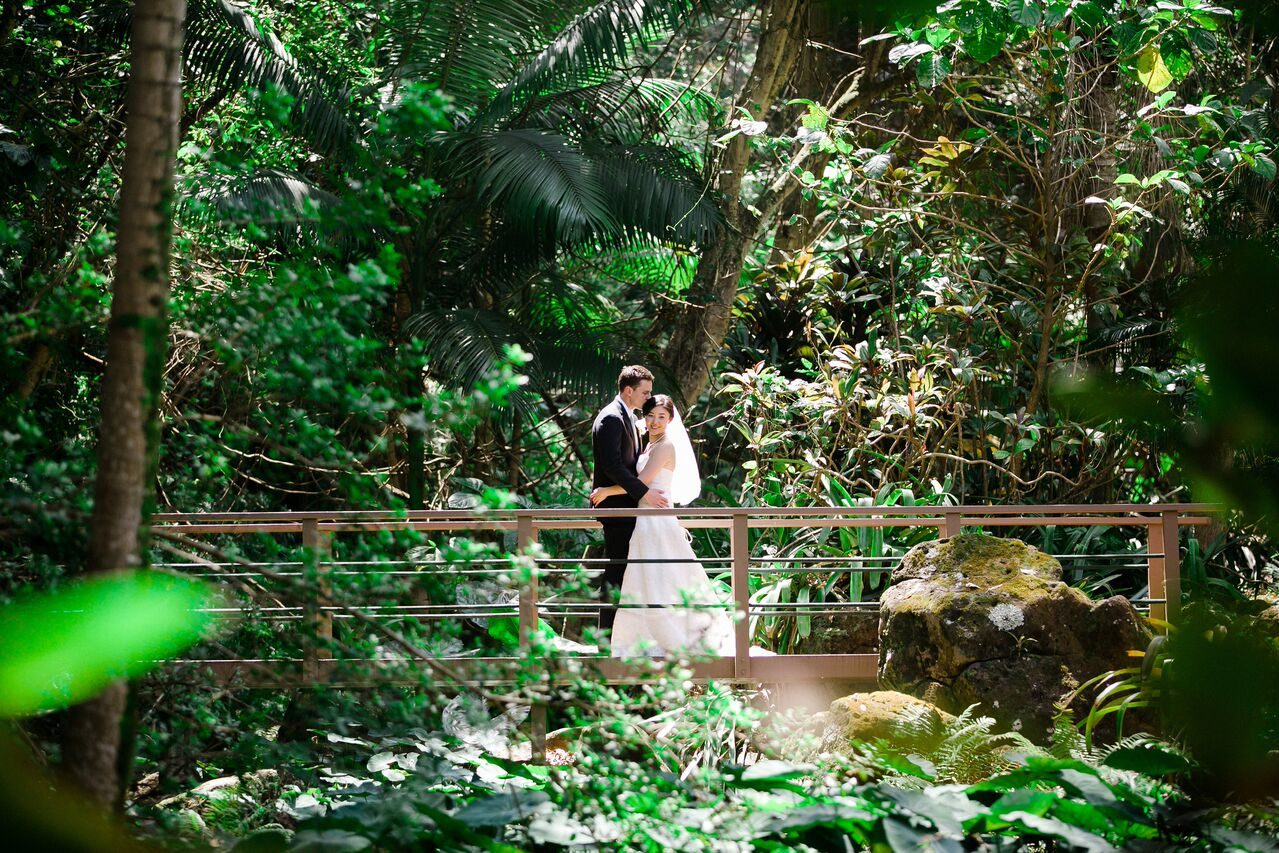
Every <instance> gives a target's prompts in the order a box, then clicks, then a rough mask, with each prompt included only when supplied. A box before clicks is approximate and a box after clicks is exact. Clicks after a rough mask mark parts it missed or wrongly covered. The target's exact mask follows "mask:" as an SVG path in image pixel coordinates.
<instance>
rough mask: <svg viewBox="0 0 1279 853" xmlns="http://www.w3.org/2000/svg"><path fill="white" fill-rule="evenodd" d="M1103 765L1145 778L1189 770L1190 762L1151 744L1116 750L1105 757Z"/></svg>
mask: <svg viewBox="0 0 1279 853" xmlns="http://www.w3.org/2000/svg"><path fill="white" fill-rule="evenodd" d="M1104 763H1105V765H1106V766H1107V767H1113V768H1115V769H1116V770H1132V771H1134V772H1136V773H1144V774H1145V775H1147V776H1167V775H1168V774H1170V773H1181V772H1182V771H1184V770H1189V769H1190V762H1189V761H1187V760H1186V758H1185V757H1184V756H1182V755H1178V754H1177V753H1175V752H1171V751H1169V750H1167V749H1164V748H1163V747H1161V746H1159V745H1158V744H1153V743H1147V744H1142V745H1141V746H1128V747H1123V748H1121V749H1116V750H1115V751H1114V752H1112V753H1110V755H1107V756H1106V760H1105V762H1104Z"/></svg>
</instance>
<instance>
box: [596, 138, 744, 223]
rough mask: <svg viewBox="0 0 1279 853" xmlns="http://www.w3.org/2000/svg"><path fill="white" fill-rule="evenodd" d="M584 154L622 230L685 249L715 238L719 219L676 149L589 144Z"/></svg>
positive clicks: (701, 184)
mask: <svg viewBox="0 0 1279 853" xmlns="http://www.w3.org/2000/svg"><path fill="white" fill-rule="evenodd" d="M588 152H589V154H590V156H591V159H592V160H593V161H594V162H595V163H596V165H597V168H596V170H595V174H596V175H598V179H599V182H600V183H601V184H602V186H603V191H604V193H605V196H606V197H607V198H608V199H610V200H611V202H612V208H613V210H612V216H613V218H614V220H615V221H616V222H617V223H618V224H619V225H620V226H621V227H622V229H623V230H625V231H626V232H628V233H630V234H632V235H633V234H636V233H639V234H647V235H649V236H651V237H653V238H655V239H657V240H660V241H663V242H671V243H678V244H681V245H685V246H688V245H694V244H696V245H699V246H705V245H707V244H709V243H711V242H713V241H714V240H715V238H716V235H717V234H718V233H719V230H720V228H721V227H723V224H724V219H723V216H722V215H721V214H720V210H719V208H718V207H717V206H716V205H715V202H714V199H713V197H712V196H711V194H710V192H709V190H708V188H707V186H706V182H705V181H704V180H703V179H702V177H701V176H700V175H698V174H697V172H695V171H694V170H693V169H692V168H690V167H689V165H688V164H687V162H686V161H685V159H684V157H683V156H682V155H681V154H680V153H679V152H678V151H675V150H674V149H671V148H666V147H663V146H659V145H644V146H640V145H627V146H621V145H618V146H592V147H591V148H590V149H588Z"/></svg>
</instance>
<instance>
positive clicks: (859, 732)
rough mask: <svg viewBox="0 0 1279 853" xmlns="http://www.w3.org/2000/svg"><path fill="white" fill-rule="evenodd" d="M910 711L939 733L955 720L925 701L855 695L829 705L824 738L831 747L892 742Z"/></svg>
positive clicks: (888, 694)
mask: <svg viewBox="0 0 1279 853" xmlns="http://www.w3.org/2000/svg"><path fill="white" fill-rule="evenodd" d="M908 711H909V712H912V713H914V714H918V715H920V716H922V717H923V718H924V721H926V723H927V725H928V727H930V728H936V729H940V728H941V726H942V725H943V724H946V723H952V722H954V720H955V718H954V716H952V715H951V714H948V713H946V712H945V711H942V710H940V709H938V708H935V707H933V706H932V705H931V704H929V703H928V702H925V701H923V700H922V699H916V698H915V697H914V696H907V695H906V694H905V693H898V692H896V691H894V690H876V691H874V692H872V693H852V694H850V695H848V696H844V697H841V698H839V699H836V700H835V701H834V702H831V703H830V710H829V711H827V712H826V714H825V716H824V717H823V718H822V723H823V724H824V726H825V731H824V732H823V737H824V740H825V741H826V742H827V744H828V746H830V747H834V746H836V745H838V746H843V747H847V746H848V745H849V744H854V743H864V742H874V741H876V740H880V739H883V740H888V741H892V740H895V739H896V738H897V736H898V734H899V728H900V726H901V723H902V718H903V715H905V714H906V713H907V712H908Z"/></svg>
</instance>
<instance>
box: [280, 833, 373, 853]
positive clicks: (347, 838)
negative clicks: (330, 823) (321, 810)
mask: <svg viewBox="0 0 1279 853" xmlns="http://www.w3.org/2000/svg"><path fill="white" fill-rule="evenodd" d="M372 846H373V842H372V841H370V840H369V839H367V838H365V837H364V836H363V835H357V834H356V833H354V832H348V831H347V830H345V829H304V830H302V831H300V832H299V833H298V834H297V835H295V836H293V843H292V844H291V845H290V846H289V850H291V851H294V853H304V851H305V853H311V851H315V853H319V851H323V853H356V851H359V850H368V849H369V848H370V847H372Z"/></svg>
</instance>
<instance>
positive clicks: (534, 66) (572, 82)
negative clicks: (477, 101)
mask: <svg viewBox="0 0 1279 853" xmlns="http://www.w3.org/2000/svg"><path fill="white" fill-rule="evenodd" d="M706 8H707V6H706V4H705V3H704V2H701V0H665V2H663V0H605V2H603V3H599V4H597V5H595V6H594V7H592V8H590V9H588V10H586V11H585V12H583V13H582V14H581V15H579V16H578V17H577V18H576V19H575V20H573V21H572V22H570V23H569V24H568V25H567V26H565V27H564V28H563V29H562V30H559V32H558V33H557V34H556V35H555V38H554V40H553V41H551V43H550V44H548V45H546V46H545V47H544V48H543V49H542V50H541V51H540V52H539V53H538V54H537V55H536V56H534V57H533V58H532V59H531V60H530V61H528V62H527V63H526V64H525V65H524V67H523V68H522V69H520V72H519V74H518V75H516V76H515V78H514V79H512V80H511V81H510V82H509V83H507V85H505V86H504V87H502V89H501V91H500V92H498V93H497V95H496V96H495V97H494V98H493V101H492V103H491V104H490V105H489V107H488V108H487V109H486V110H485V119H484V120H485V121H486V122H487V121H493V120H494V119H495V118H496V117H497V116H501V115H503V114H505V113H508V112H509V111H510V110H511V109H512V107H513V106H518V105H520V104H522V103H525V102H527V101H528V100H530V99H531V98H534V97H537V96H539V95H542V94H544V93H547V92H551V91H556V90H560V89H563V88H564V87H565V86H566V85H568V86H569V87H573V88H578V87H581V86H583V85H587V86H589V85H594V84H598V83H601V82H604V80H606V79H607V78H608V77H609V76H611V75H612V74H613V73H614V72H615V70H616V69H617V68H618V67H619V66H620V65H621V64H622V63H623V62H625V61H626V60H627V59H629V58H630V57H631V56H633V55H634V54H635V53H637V52H638V51H640V50H643V49H645V48H647V47H648V46H650V45H651V44H653V43H655V42H656V41H657V40H659V39H661V38H663V37H666V36H669V34H670V33H672V32H674V31H677V30H679V29H680V28H681V27H682V26H684V25H685V24H686V23H688V22H689V21H690V20H691V19H692V18H693V17H694V16H695V15H697V14H699V13H701V12H703V11H706Z"/></svg>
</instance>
